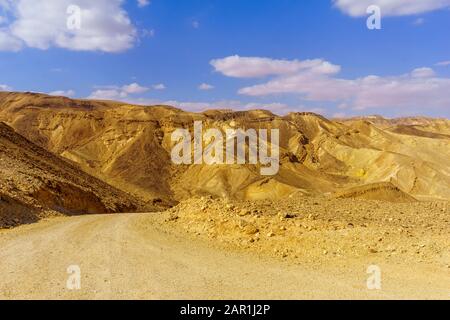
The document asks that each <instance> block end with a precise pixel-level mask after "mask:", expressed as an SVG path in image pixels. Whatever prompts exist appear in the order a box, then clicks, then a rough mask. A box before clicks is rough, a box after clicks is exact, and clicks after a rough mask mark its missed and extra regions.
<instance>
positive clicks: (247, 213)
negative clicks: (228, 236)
mask: <svg viewBox="0 0 450 320" xmlns="http://www.w3.org/2000/svg"><path fill="white" fill-rule="evenodd" d="M250 213H251V212H250V210H247V209H242V210H241V211H240V212H239V216H241V217H245V216H248V215H249V214H250Z"/></svg>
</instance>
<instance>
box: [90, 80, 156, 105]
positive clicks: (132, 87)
mask: <svg viewBox="0 0 450 320" xmlns="http://www.w3.org/2000/svg"><path fill="white" fill-rule="evenodd" d="M149 90H150V89H149V88H147V87H143V86H141V85H139V84H138V83H132V84H128V85H124V86H121V87H119V86H106V87H99V88H98V89H97V90H95V91H94V92H92V93H91V94H90V95H89V97H88V99H95V100H115V101H118V100H125V99H126V98H128V96H129V95H135V94H142V93H145V92H147V91H149Z"/></svg>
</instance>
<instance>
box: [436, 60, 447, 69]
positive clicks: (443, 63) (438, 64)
mask: <svg viewBox="0 0 450 320" xmlns="http://www.w3.org/2000/svg"><path fill="white" fill-rule="evenodd" d="M436 66H438V67H446V66H450V60H448V61H441V62H438V63H436Z"/></svg>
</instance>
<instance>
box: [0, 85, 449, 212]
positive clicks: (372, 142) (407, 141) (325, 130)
mask: <svg viewBox="0 0 450 320" xmlns="http://www.w3.org/2000/svg"><path fill="white" fill-rule="evenodd" d="M196 120H198V121H202V122H203V125H204V128H205V129H207V128H217V129H219V130H221V131H223V132H225V130H226V129H229V128H231V127H238V128H242V129H248V128H254V129H261V128H265V129H279V130H280V149H281V151H280V152H281V155H280V170H279V172H278V174H277V175H275V176H273V177H266V176H261V174H260V170H259V168H258V167H257V166H255V165H226V166H225V165H213V166H210V165H181V166H176V165H173V164H172V162H171V158H170V152H171V149H172V146H173V143H172V141H171V134H172V132H173V131H174V130H175V129H178V128H187V129H190V130H191V131H192V127H193V122H194V121H196ZM0 121H4V122H6V123H7V124H8V125H10V126H11V127H13V128H14V129H15V130H16V131H17V132H18V133H20V134H21V135H23V136H24V137H26V138H27V139H29V140H31V141H32V142H33V143H35V144H37V145H39V146H40V147H43V148H45V149H46V150H49V151H51V152H53V153H55V154H58V155H60V156H62V157H65V158H66V159H69V160H71V161H73V162H75V163H77V164H78V165H79V166H80V167H81V168H82V169H83V170H84V171H85V172H88V173H90V174H92V175H95V176H96V177H97V178H99V179H102V180H103V181H106V182H107V183H109V184H111V185H113V186H115V187H116V188H118V189H121V190H124V191H127V192H129V193H132V194H134V195H136V196H139V197H142V198H145V199H146V200H148V201H154V202H163V203H168V204H172V203H175V201H180V200H184V199H188V198H190V197H192V196H196V195H213V196H218V197H224V198H231V199H239V200H264V199H272V200H274V199H282V198H285V197H304V196H316V195H330V196H332V195H333V194H335V193H336V192H340V191H342V190H350V192H348V193H346V195H350V196H351V195H352V194H354V195H358V196H359V195H361V194H366V195H367V194H368V193H370V196H369V198H371V199H372V198H375V199H378V198H380V199H389V200H392V201H396V199H397V197H396V196H395V195H396V194H401V195H402V197H400V198H401V199H402V200H404V199H409V200H411V199H417V200H449V199H450V162H449V161H448V159H450V121H449V120H445V119H425V118H414V119H400V120H399V119H397V120H390V119H383V118H381V117H368V118H359V119H339V120H333V121H331V120H328V119H325V118H324V117H322V116H319V115H316V114H313V113H291V114H288V115H287V116H283V117H281V116H277V115H275V114H272V113H271V112H269V111H263V110H254V111H248V112H233V111H229V110H215V111H208V112H204V113H197V114H196V113H189V112H185V111H182V110H179V109H176V108H173V107H170V106H149V107H144V106H132V105H128V104H124V103H119V102H106V101H87V100H71V99H68V98H63V97H51V96H46V95H41V94H32V93H0ZM377 183H385V184H384V185H383V186H384V187H382V188H376V190H375V189H371V187H370V186H371V185H373V184H377ZM386 185H389V187H386ZM358 188H362V189H361V190H359V189H358ZM392 193H393V194H392Z"/></svg>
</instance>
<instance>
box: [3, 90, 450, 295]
mask: <svg viewBox="0 0 450 320" xmlns="http://www.w3.org/2000/svg"><path fill="white" fill-rule="evenodd" d="M230 107H232V106H230ZM194 121H202V123H203V125H204V126H205V128H217V129H219V130H221V131H225V130H226V129H228V128H232V127H239V128H243V129H249V128H253V129H262V128H264V129H278V130H279V131H280V145H279V147H280V170H279V172H278V174H276V175H274V176H261V174H260V170H259V169H260V168H259V165H238V164H233V165H206V164H203V165H175V164H173V163H172V161H171V158H170V151H171V148H172V144H173V142H172V141H171V133H172V132H173V131H174V130H176V129H177V128H186V129H189V130H191V129H192V125H193V123H194ZM0 122H1V124H0V159H1V161H0V200H1V201H0V247H1V248H2V249H1V251H0V274H2V277H1V278H0V298H2V299H12V298H33V299H36V298H51V299H62V298H69V299H79V298H99V299H109V298H119V299H131V298H143V299H158V298H159V299H166V298H172V299H212V298H217V299H224V298H228V299H232V298H234V299H320V298H330V299H344V298H353V299H358V298H361V299H407V298H412V299H419V298H426V299H427V298H428V299H432V298H438V299H449V298H450V250H449V248H450V240H449V234H450V218H449V200H450V161H449V159H450V120H448V119H433V118H425V117H414V118H399V119H386V118H383V117H380V116H368V117H361V118H346V119H326V118H325V117H323V116H320V115H318V114H314V113H289V114H287V115H285V116H279V115H275V114H273V113H271V112H269V111H266V110H263V109H261V110H251V111H232V110H211V111H205V112H202V113H191V112H186V111H183V110H180V109H177V108H174V107H171V106H135V105H130V104H125V103H121V102H111V101H99V100H74V99H69V98H65V97H54V96H48V95H44V94H36V93H15V92H0ZM70 265H79V266H80V268H81V271H82V287H81V290H76V291H71V290H68V289H67V287H66V280H67V276H68V275H67V272H66V269H67V267H68V266H70ZM371 265H376V266H379V267H380V269H381V271H382V284H383V286H382V289H381V290H369V289H368V288H367V286H366V280H367V278H368V274H367V272H366V271H367V268H368V267H369V266H371Z"/></svg>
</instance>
